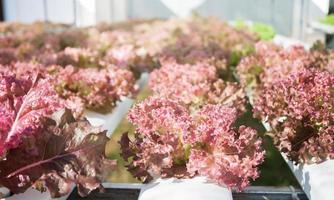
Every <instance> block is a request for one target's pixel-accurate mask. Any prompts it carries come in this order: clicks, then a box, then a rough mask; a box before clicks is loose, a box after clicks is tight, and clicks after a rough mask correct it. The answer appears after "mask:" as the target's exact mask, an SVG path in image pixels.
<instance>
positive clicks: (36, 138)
mask: <svg viewBox="0 0 334 200" xmlns="http://www.w3.org/2000/svg"><path fill="white" fill-rule="evenodd" d="M0 30H1V37H0V64H1V65H0V76H1V78H0V101H1V104H0V134H1V135H0V140H1V144H0V153H1V155H0V157H1V160H0V185H2V186H5V187H8V188H9V189H10V191H11V192H13V193H20V192H24V191H25V190H27V189H28V188H30V187H34V188H35V189H38V190H40V191H45V190H46V189H47V190H48V191H49V192H50V194H51V196H52V197H59V196H62V195H65V194H67V193H69V192H70V191H71V188H72V184H73V183H75V184H76V185H77V187H78V191H79V193H80V195H82V196H85V195H87V194H88V193H89V192H91V191H92V190H94V189H97V188H100V189H101V188H102V186H101V181H103V180H104V178H105V175H106V174H107V172H108V171H109V170H111V169H112V168H113V166H114V165H115V162H114V161H111V160H108V159H106V158H105V155H104V150H105V145H106V142H107V140H108V138H107V137H106V132H105V131H103V130H101V128H98V127H93V126H91V125H90V124H89V122H88V121H87V120H86V119H85V118H84V114H83V112H84V110H85V109H92V110H95V111H98V112H110V111H111V110H112V109H113V108H114V107H115V105H116V102H117V101H119V100H121V99H122V97H123V96H131V95H133V94H135V92H136V90H137V86H136V84H135V81H136V79H137V78H138V77H139V75H140V73H141V72H143V71H152V70H154V69H156V68H160V69H156V70H155V71H154V72H153V74H152V79H151V81H150V86H151V88H152V90H153V91H154V93H156V94H155V95H154V96H155V97H151V98H148V99H147V100H145V101H144V102H143V103H141V104H138V105H136V106H135V107H134V108H133V109H132V111H131V112H130V114H129V118H130V121H131V122H132V123H134V124H135V125H137V127H138V130H137V132H136V136H137V137H136V141H135V142H130V140H129V139H128V138H127V137H126V136H124V137H123V138H122V141H121V143H122V148H123V156H124V158H125V159H128V158H129V157H133V161H132V163H131V165H129V169H130V171H132V172H133V174H134V175H135V176H136V177H140V178H141V179H142V180H149V178H150V177H152V175H154V174H159V175H160V176H162V177H169V176H174V177H192V176H195V175H204V176H207V177H208V178H210V179H212V180H215V182H217V183H219V184H226V185H228V186H230V187H234V186H235V187H237V188H239V189H242V188H244V187H245V186H246V185H248V183H249V178H256V177H257V176H258V175H259V174H258V171H257V166H258V165H259V164H260V163H261V162H262V161H263V155H264V153H263V151H262V150H261V148H260V145H261V141H260V140H259V139H258V138H257V135H256V131H255V130H254V129H252V128H250V127H245V126H240V127H235V126H234V122H235V120H236V119H237V117H238V116H239V115H240V113H242V112H243V110H244V105H243V104H244V102H245V99H244V93H243V91H242V89H240V87H239V85H238V84H236V83H232V82H225V81H223V80H222V79H220V78H224V79H226V80H232V79H233V76H232V69H231V68H230V66H232V65H236V64H237V63H238V61H239V59H240V57H242V56H245V55H247V54H249V53H250V52H252V50H253V45H254V42H256V41H257V40H258V37H257V35H255V34H253V33H251V32H249V31H248V30H247V29H242V30H240V29H235V28H232V27H230V26H228V25H227V24H225V23H223V22H221V21H219V20H217V19H215V18H201V17H193V18H190V19H182V20H180V19H170V20H166V21H162V20H152V21H147V22H140V23H137V22H135V23H132V22H129V23H125V24H121V25H119V26H98V27H90V28H83V29H77V28H72V27H68V26H65V25H56V24H43V23H36V24H34V25H22V24H16V23H10V24H8V23H4V24H1V26H0ZM200 163H201V164H200Z"/></svg>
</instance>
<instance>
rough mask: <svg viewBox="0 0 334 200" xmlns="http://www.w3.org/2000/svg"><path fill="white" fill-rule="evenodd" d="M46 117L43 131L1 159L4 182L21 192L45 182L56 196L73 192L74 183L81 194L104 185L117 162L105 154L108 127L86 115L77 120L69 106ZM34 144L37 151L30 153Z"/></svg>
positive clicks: (0, 171)
mask: <svg viewBox="0 0 334 200" xmlns="http://www.w3.org/2000/svg"><path fill="white" fill-rule="evenodd" d="M43 120H44V122H45V123H44V124H45V125H46V126H44V128H43V129H42V130H41V134H39V135H36V136H35V137H26V138H24V139H23V140H22V144H21V145H20V147H18V148H15V149H11V150H9V152H8V155H7V158H6V160H3V161H0V184H1V185H4V186H5V187H8V188H9V189H10V190H11V191H12V192H14V193H20V192H24V191H25V190H26V189H27V188H29V187H31V186H35V187H38V186H40V185H41V184H40V183H43V184H42V185H43V186H45V187H46V188H47V189H48V190H49V192H50V194H51V196H52V197H59V196H63V195H65V194H67V193H69V192H70V189H71V186H72V184H73V183H75V184H76V185H77V187H78V192H79V194H80V195H81V196H85V195H87V194H88V193H89V192H91V191H92V190H95V189H97V188H101V187H102V186H101V181H102V179H103V177H104V175H105V173H107V171H108V170H107V169H109V170H110V169H111V168H112V167H113V166H114V165H115V162H114V161H111V160H107V159H106V158H105V155H104V150H105V144H106V142H107V141H108V138H107V137H106V131H102V130H101V129H100V128H98V127H93V126H91V125H90V124H89V122H88V121H87V120H86V119H83V120H80V121H75V119H74V118H73V116H72V115H71V113H70V112H69V110H60V111H58V112H56V113H55V114H54V115H53V117H52V119H51V118H44V119H43ZM31 147H33V148H34V151H35V152H34V154H31V153H27V152H28V151H30V150H31ZM42 189H44V187H42Z"/></svg>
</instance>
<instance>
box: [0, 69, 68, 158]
mask: <svg viewBox="0 0 334 200" xmlns="http://www.w3.org/2000/svg"><path fill="white" fill-rule="evenodd" d="M62 107H63V104H62V101H61V100H60V99H59V97H58V95H57V93H56V92H55V90H54V89H53V87H52V86H51V84H50V81H49V79H42V78H40V76H39V75H37V76H35V77H34V78H31V79H30V78H29V79H18V78H16V77H15V76H14V75H6V74H4V73H1V74H0V156H1V157H4V156H5V153H6V152H7V151H8V150H9V149H12V148H16V147H17V146H18V145H19V144H20V143H21V141H22V139H23V138H24V137H29V136H32V135H38V134H41V130H42V128H43V124H42V118H43V117H45V116H48V115H51V114H52V113H53V112H55V111H57V110H59V109H61V108H62Z"/></svg>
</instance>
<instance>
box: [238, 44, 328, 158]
mask: <svg viewBox="0 0 334 200" xmlns="http://www.w3.org/2000/svg"><path fill="white" fill-rule="evenodd" d="M332 58H333V53H332V51H328V50H324V49H311V50H310V51H307V50H305V49H304V48H303V47H302V46H292V47H289V48H288V49H283V48H281V47H279V46H276V45H274V44H272V43H262V42H261V43H258V44H256V50H255V53H254V54H253V55H251V56H249V57H246V58H244V59H243V60H242V61H241V62H240V64H239V65H238V67H237V72H238V75H239V77H240V82H241V84H242V85H243V86H244V87H246V88H248V90H249V91H251V92H249V95H250V98H251V99H252V101H253V105H254V110H253V111H254V115H255V116H256V117H258V118H259V119H261V120H262V121H264V122H267V123H268V124H269V125H270V128H271V130H270V132H269V133H268V135H269V136H271V137H272V138H273V140H274V143H275V145H276V146H277V148H278V149H279V150H280V151H281V152H283V153H285V154H286V155H287V157H288V158H289V159H290V160H291V161H293V162H294V163H295V164H298V163H307V164H310V163H320V162H323V161H325V160H327V159H332V158H333V155H334V154H333V153H334V151H333V149H334V145H333V144H334V143H333V141H334V134H333V123H334V121H333V116H334V115H333V109H332V108H333V106H334V101H333V95H334V93H333V85H334V75H333V74H332V73H333V59H332Z"/></svg>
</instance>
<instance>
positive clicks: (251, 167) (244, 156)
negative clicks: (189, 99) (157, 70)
mask: <svg viewBox="0 0 334 200" xmlns="http://www.w3.org/2000/svg"><path fill="white" fill-rule="evenodd" d="M128 118H129V120H130V122H132V123H133V124H134V125H135V126H136V127H137V129H136V132H135V138H134V140H133V141H131V140H130V139H129V137H128V135H127V133H125V134H124V135H123V136H122V138H121V140H120V144H121V149H122V156H123V158H124V159H125V160H127V161H129V165H128V166H127V167H128V170H129V171H130V172H131V173H132V174H133V175H134V176H135V177H137V178H139V179H140V180H142V181H146V182H147V181H150V180H152V178H153V177H162V178H168V177H176V178H187V177H194V176H197V175H199V176H206V177H207V178H208V179H209V180H212V181H214V182H216V183H217V184H220V185H226V186H228V187H237V188H238V189H239V190H241V189H243V188H244V187H246V186H247V185H248V184H249V179H255V178H257V177H258V176H259V172H258V170H257V166H258V165H259V164H260V163H262V162H263V158H264V152H263V151H262V150H261V147H260V146H261V140H259V139H258V138H257V132H256V130H254V129H252V128H250V127H246V126H240V127H235V126H234V125H233V124H234V122H235V120H236V118H237V111H236V110H235V109H233V108H229V107H225V106H223V105H211V104H208V105H205V106H203V107H202V108H201V109H199V110H197V111H195V112H193V113H190V112H189V111H188V109H187V108H186V107H185V106H183V105H182V103H178V102H177V101H173V100H167V99H164V98H159V97H149V98H148V99H146V100H144V101H143V102H142V103H139V104H138V105H136V106H135V107H134V108H133V109H132V110H131V111H130V113H129V115H128Z"/></svg>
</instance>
